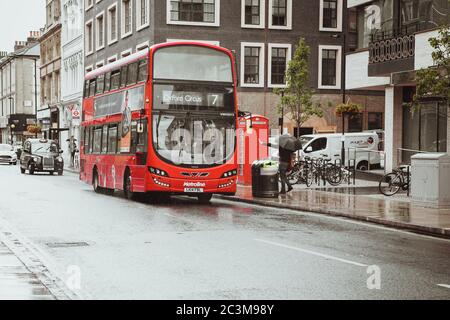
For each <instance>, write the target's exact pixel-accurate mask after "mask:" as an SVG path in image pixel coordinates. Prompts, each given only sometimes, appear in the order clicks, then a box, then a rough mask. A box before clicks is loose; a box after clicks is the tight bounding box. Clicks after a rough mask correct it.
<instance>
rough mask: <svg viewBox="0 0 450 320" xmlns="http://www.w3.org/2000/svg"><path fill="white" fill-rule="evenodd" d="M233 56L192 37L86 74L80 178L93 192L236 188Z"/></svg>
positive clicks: (204, 198)
mask: <svg viewBox="0 0 450 320" xmlns="http://www.w3.org/2000/svg"><path fill="white" fill-rule="evenodd" d="M234 66H235V60H234V56H233V54H232V52H230V51H229V50H227V49H225V48H221V47H217V46H213V45H209V44H205V43H197V42H173V43H164V44H158V45H154V46H152V47H151V48H149V49H147V50H143V51H140V52H137V53H135V54H133V55H130V56H128V57H126V58H123V59H121V60H119V61H116V62H113V63H111V64H109V65H107V66H104V67H101V68H99V69H97V70H95V71H92V72H90V73H88V74H87V75H86V78H85V88H84V103H83V115H82V116H83V118H82V120H83V121H82V138H81V140H82V141H81V142H80V179H81V180H82V181H85V182H86V183H89V184H92V185H93V188H94V190H95V191H96V192H99V193H112V192H114V190H123V191H124V193H125V195H126V197H127V198H129V199H132V198H134V197H136V196H138V195H144V194H150V195H151V194H152V193H155V194H158V193H160V194H184V195H189V196H195V197H198V199H199V200H200V201H201V202H209V201H210V200H211V197H212V195H213V194H234V193H235V192H236V176H237V158H236V127H237V95H236V71H235V67H234Z"/></svg>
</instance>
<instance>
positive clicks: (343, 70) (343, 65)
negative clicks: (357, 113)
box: [331, 28, 347, 166]
mask: <svg viewBox="0 0 450 320" xmlns="http://www.w3.org/2000/svg"><path fill="white" fill-rule="evenodd" d="M331 37H332V38H334V39H342V50H341V92H342V103H343V104H345V103H346V102H347V101H346V100H347V99H346V90H345V86H346V83H345V74H346V61H345V52H346V48H347V42H346V36H345V28H344V29H343V32H342V34H333V35H332V36H331ZM341 140H342V145H341V164H344V166H345V112H344V113H342V138H341Z"/></svg>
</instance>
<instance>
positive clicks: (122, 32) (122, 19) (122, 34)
mask: <svg viewBox="0 0 450 320" xmlns="http://www.w3.org/2000/svg"><path fill="white" fill-rule="evenodd" d="M128 1H129V2H130V31H128V32H125V10H124V9H125V6H124V3H125V2H126V1H125V0H120V39H124V38H126V37H129V36H131V35H132V34H133V19H134V14H133V11H134V9H133V0H128Z"/></svg>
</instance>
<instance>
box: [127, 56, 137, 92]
mask: <svg viewBox="0 0 450 320" xmlns="http://www.w3.org/2000/svg"><path fill="white" fill-rule="evenodd" d="M137 73H138V63H137V62H133V63H132V64H130V65H129V66H128V76H127V85H129V86H130V85H133V84H135V83H136V81H137V76H138V75H137Z"/></svg>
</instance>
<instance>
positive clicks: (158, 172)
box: [148, 167, 169, 178]
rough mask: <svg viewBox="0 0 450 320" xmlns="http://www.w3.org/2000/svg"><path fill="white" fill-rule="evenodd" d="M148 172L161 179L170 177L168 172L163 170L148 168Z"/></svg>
mask: <svg viewBox="0 0 450 320" xmlns="http://www.w3.org/2000/svg"><path fill="white" fill-rule="evenodd" d="M148 171H150V173H151V174H155V175H157V176H160V177H166V178H168V177H169V175H168V174H167V172H165V171H164V170H161V169H157V168H153V167H148Z"/></svg>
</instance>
